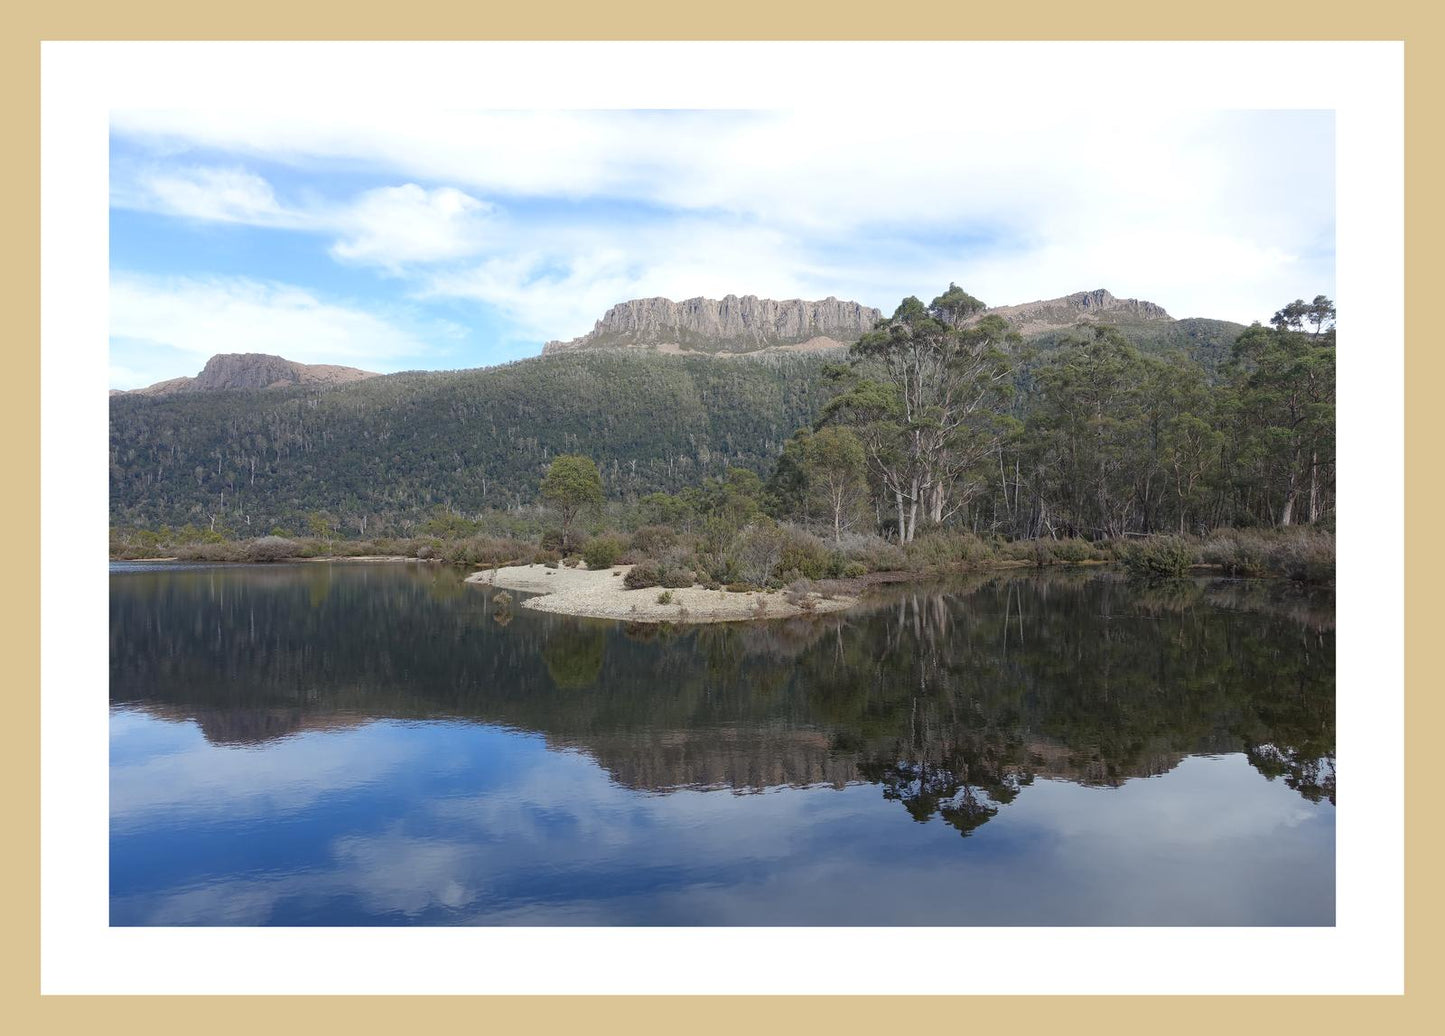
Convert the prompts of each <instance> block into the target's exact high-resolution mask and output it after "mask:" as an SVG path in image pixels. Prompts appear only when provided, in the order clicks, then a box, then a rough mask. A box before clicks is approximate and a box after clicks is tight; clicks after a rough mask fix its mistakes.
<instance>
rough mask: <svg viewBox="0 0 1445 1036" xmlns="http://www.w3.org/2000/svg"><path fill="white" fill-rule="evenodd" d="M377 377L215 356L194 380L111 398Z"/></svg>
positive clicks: (266, 358)
mask: <svg viewBox="0 0 1445 1036" xmlns="http://www.w3.org/2000/svg"><path fill="white" fill-rule="evenodd" d="M376 377H380V375H379V374H377V373H376V372H375V371H365V370H361V369H360V368H359V367H342V366H340V365H338V364H334V363H300V362H298V361H296V360H288V359H286V358H285V357H283V356H276V355H274V354H272V353H217V354H216V355H214V356H212V357H211V358H210V359H209V360H207V361H206V365H205V366H204V367H202V368H201V371H200V373H199V374H197V375H196V376H195V377H179V378H168V379H166V380H165V381H158V382H156V383H155V384H154V385H147V386H146V387H145V388H138V389H130V390H129V391H121V390H118V389H112V390H111V393H110V394H111V395H112V396H133V395H138V396H170V395H175V394H177V393H185V392H215V391H220V390H226V389H269V388H282V387H290V386H293V385H310V386H318V387H319V386H326V385H345V384H347V383H349V382H353V381H362V380H364V379H366V378H376Z"/></svg>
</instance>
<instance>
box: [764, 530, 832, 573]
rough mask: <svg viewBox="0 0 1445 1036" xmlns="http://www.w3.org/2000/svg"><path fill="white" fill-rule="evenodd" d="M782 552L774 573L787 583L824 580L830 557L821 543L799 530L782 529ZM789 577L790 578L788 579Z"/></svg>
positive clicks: (814, 537) (830, 560)
mask: <svg viewBox="0 0 1445 1036" xmlns="http://www.w3.org/2000/svg"><path fill="white" fill-rule="evenodd" d="M780 531H781V532H782V551H781V553H780V554H779V556H778V561H777V564H776V565H775V566H774V572H775V573H777V574H780V575H781V578H783V579H784V580H786V581H788V582H792V581H793V580H796V579H799V578H802V579H824V578H826V577H827V575H828V568H829V566H830V564H831V562H832V557H831V555H830V554H829V552H828V548H827V547H825V546H824V545H823V541H822V540H820V539H818V537H816V536H814V535H813V534H812V533H808V532H804V531H803V530H801V529H786V528H785V529H782V530H780ZM789 576H791V578H789Z"/></svg>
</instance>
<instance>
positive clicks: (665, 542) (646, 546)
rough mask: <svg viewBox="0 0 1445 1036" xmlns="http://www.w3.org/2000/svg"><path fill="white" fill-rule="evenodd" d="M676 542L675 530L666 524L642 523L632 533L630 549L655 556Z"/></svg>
mask: <svg viewBox="0 0 1445 1036" xmlns="http://www.w3.org/2000/svg"><path fill="white" fill-rule="evenodd" d="M676 542H677V532H676V531H675V530H673V529H672V528H670V527H669V526H666V525H644V526H643V527H642V528H640V529H635V530H634V531H633V533H632V549H633V550H636V551H638V552H640V553H642V554H645V555H650V556H653V557H657V556H659V555H661V554H663V553H664V552H666V551H667V550H668V549H669V548H670V547H671V546H672V545H673V544H674V543H676Z"/></svg>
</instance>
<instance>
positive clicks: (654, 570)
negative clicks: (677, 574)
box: [622, 561, 662, 590]
mask: <svg viewBox="0 0 1445 1036" xmlns="http://www.w3.org/2000/svg"><path fill="white" fill-rule="evenodd" d="M622 582H623V585H625V586H626V587H627V589H629V590H642V589H645V588H646V587H649V586H657V585H658V584H659V583H661V582H662V566H661V565H659V564H658V563H657V562H655V561H639V562H638V563H637V564H635V565H633V566H632V568H631V569H629V570H628V572H627V575H626V576H625V577H624V578H623V580H622Z"/></svg>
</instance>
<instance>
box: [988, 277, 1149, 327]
mask: <svg viewBox="0 0 1445 1036" xmlns="http://www.w3.org/2000/svg"><path fill="white" fill-rule="evenodd" d="M986 314H991V315H994V316H1000V317H1003V318H1004V319H1005V320H1006V321H1008V322H1009V323H1010V324H1012V325H1013V326H1014V328H1015V329H1016V330H1018V331H1020V332H1021V333H1023V334H1025V335H1029V334H1034V333H1037V332H1040V331H1048V330H1053V329H1056V328H1065V327H1072V326H1073V325H1074V324H1077V323H1080V322H1083V323H1097V324H1105V323H1116V324H1143V323H1153V322H1156V321H1172V320H1173V319H1174V318H1173V317H1171V316H1170V315H1169V314H1168V313H1167V312H1166V311H1165V310H1164V307H1163V306H1159V305H1156V304H1155V303H1153V302H1146V301H1144V300H1142V299H1121V298H1119V297H1117V296H1116V295H1114V294H1113V293H1112V292H1110V291H1108V290H1107V289H1105V288H1095V289H1094V290H1093V291H1077V292H1075V293H1074V294H1072V295H1065V296H1063V297H1062V298H1057V299H1041V300H1039V301H1037V302H1024V303H1020V304H1019V305H1016V306H995V307H992V308H991V309H988V310H985V311H984V312H983V313H980V314H978V315H977V316H976V317H975V318H974V319H975V320H977V319H979V318H981V317H983V316H984V315H986Z"/></svg>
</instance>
